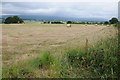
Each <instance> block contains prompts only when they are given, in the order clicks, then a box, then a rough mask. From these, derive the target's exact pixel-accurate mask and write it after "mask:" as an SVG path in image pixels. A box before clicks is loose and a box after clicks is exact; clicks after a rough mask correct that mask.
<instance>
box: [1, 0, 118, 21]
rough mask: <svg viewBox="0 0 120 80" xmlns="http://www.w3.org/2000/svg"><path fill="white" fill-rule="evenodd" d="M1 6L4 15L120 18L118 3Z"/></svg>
mask: <svg viewBox="0 0 120 80" xmlns="http://www.w3.org/2000/svg"><path fill="white" fill-rule="evenodd" d="M5 1H6V0H5ZM18 1H19V0H18ZM1 5H2V15H43V16H57V17H76V18H104V19H110V18H112V17H118V2H115V1H114V2H107V1H106V2H89V1H88V2H54V1H53V2H35V1H34V2H7V1H6V2H2V4H1ZM1 5H0V7H1Z"/></svg>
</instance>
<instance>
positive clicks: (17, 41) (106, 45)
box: [0, 24, 118, 78]
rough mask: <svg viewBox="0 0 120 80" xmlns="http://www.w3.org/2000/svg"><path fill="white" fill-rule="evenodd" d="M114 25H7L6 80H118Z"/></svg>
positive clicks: (4, 43)
mask: <svg viewBox="0 0 120 80" xmlns="http://www.w3.org/2000/svg"><path fill="white" fill-rule="evenodd" d="M117 34H118V30H117V28H116V27H113V26H112V25H95V24H72V27H70V28H67V27H66V25H65V24H3V25H2V43H0V44H1V45H2V52H3V53H2V62H3V69H2V70H3V71H2V72H3V75H2V76H3V78H16V77H17V78H45V77H47V78H107V77H110V78H115V77H116V74H117V72H116V67H117V64H116V63H117V57H116V56H117V54H116V53H117V50H118V49H117V44H118V43H117V40H118V39H117Z"/></svg>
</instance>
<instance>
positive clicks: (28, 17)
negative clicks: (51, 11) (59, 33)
mask: <svg viewBox="0 0 120 80" xmlns="http://www.w3.org/2000/svg"><path fill="white" fill-rule="evenodd" d="M9 16H11V15H6V16H2V18H6V17H9ZM18 16H19V17H21V18H22V19H24V20H41V21H42V20H43V21H44V20H45V21H61V20H62V21H68V20H70V21H95V22H101V21H106V19H102V18H71V17H56V16H41V15H18Z"/></svg>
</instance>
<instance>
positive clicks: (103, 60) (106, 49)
mask: <svg viewBox="0 0 120 80" xmlns="http://www.w3.org/2000/svg"><path fill="white" fill-rule="evenodd" d="M117 54H118V39H117V38H115V39H107V40H105V41H101V42H100V43H98V44H96V45H95V47H91V48H90V47H89V49H88V53H86V52H85V51H83V49H74V50H70V51H68V52H67V56H66V57H67V61H68V63H69V64H70V65H71V66H74V67H80V66H84V67H87V68H89V69H90V70H91V72H92V73H93V74H94V75H93V77H97V78H116V77H117Z"/></svg>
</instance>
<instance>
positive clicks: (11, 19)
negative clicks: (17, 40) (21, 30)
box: [4, 16, 24, 24]
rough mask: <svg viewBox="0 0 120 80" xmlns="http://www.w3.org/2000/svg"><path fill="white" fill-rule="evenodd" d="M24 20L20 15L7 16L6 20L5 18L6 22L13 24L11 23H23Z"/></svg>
mask: <svg viewBox="0 0 120 80" xmlns="http://www.w3.org/2000/svg"><path fill="white" fill-rule="evenodd" d="M23 22H24V21H23V20H22V19H21V18H19V17H18V16H12V17H7V18H6V19H5V20H4V23H5V24H11V23H23Z"/></svg>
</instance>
